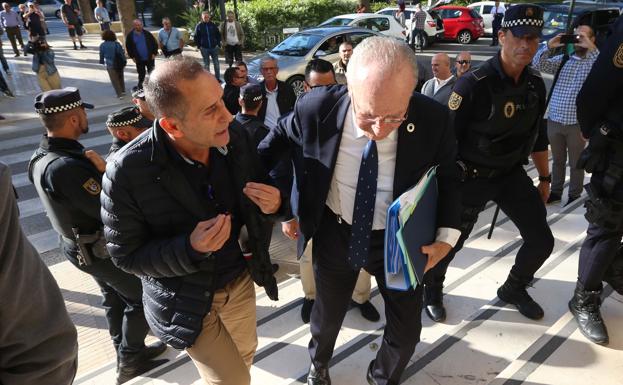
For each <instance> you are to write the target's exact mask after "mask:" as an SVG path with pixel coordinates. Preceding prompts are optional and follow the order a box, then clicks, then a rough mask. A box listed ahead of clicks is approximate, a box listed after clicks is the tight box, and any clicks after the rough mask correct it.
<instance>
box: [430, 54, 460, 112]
mask: <svg viewBox="0 0 623 385" xmlns="http://www.w3.org/2000/svg"><path fill="white" fill-rule="evenodd" d="M431 69H432V70H433V78H432V79H430V80H428V81H427V82H426V83H424V86H422V94H424V95H426V96H428V97H431V98H433V99H435V100H436V101H438V102H439V103H441V104H443V105H448V100H449V99H450V94H451V93H452V88H454V83H455V82H456V78H455V77H454V75H452V71H451V70H450V57H449V56H448V55H446V54H445V53H438V54H436V55H435V56H433V59H432V60H431Z"/></svg>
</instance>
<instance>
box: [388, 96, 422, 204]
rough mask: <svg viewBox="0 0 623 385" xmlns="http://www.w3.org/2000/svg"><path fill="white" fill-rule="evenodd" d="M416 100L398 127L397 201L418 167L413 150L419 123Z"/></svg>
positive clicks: (395, 172) (412, 102) (395, 184)
mask: <svg viewBox="0 0 623 385" xmlns="http://www.w3.org/2000/svg"><path fill="white" fill-rule="evenodd" d="M415 100H416V99H415V98H411V102H410V103H409V114H408V115H407V120H405V121H404V122H403V123H402V124H401V125H400V127H398V139H397V140H398V144H397V145H396V165H395V168H394V186H393V197H394V199H396V198H397V197H398V196H399V195H400V194H402V192H403V190H404V186H405V183H406V178H409V176H410V175H411V174H412V173H413V170H414V169H415V167H416V165H415V162H414V161H413V157H414V154H413V150H414V149H416V148H417V147H416V130H417V128H416V127H417V121H416V118H415V116H414V114H413V111H414V110H415Z"/></svg>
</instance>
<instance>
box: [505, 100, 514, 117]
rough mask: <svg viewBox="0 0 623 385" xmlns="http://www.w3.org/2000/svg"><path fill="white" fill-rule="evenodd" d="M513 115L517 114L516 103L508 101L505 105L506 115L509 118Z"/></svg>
mask: <svg viewBox="0 0 623 385" xmlns="http://www.w3.org/2000/svg"><path fill="white" fill-rule="evenodd" d="M513 115H515V103H513V102H512V101H508V102H506V104H505V105H504V116H506V118H507V119H510V118H512V117H513Z"/></svg>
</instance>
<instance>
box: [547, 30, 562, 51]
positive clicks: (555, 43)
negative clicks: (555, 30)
mask: <svg viewBox="0 0 623 385" xmlns="http://www.w3.org/2000/svg"><path fill="white" fill-rule="evenodd" d="M562 35H564V33H559V34H558V35H556V36H554V37H553V38H551V39H549V40H548V41H547V48H549V49H554V48H558V47H562V46H563V44H562V43H561V42H560V37H561V36H562Z"/></svg>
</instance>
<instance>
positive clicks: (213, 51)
mask: <svg viewBox="0 0 623 385" xmlns="http://www.w3.org/2000/svg"><path fill="white" fill-rule="evenodd" d="M200 50H201V56H202V57H203V66H204V67H205V69H207V70H208V71H209V70H210V58H212V62H214V76H216V78H217V79H219V80H220V79H221V67H220V66H219V63H218V48H203V47H201V48H200Z"/></svg>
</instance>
